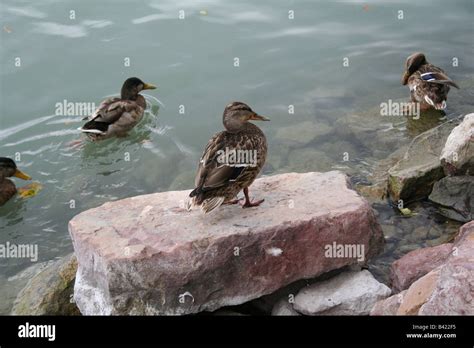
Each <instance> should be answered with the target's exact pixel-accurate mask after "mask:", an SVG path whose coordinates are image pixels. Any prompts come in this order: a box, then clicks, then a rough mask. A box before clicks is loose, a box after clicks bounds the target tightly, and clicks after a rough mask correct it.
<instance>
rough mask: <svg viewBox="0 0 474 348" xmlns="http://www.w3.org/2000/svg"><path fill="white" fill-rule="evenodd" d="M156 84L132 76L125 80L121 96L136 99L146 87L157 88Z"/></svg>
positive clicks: (126, 98)
mask: <svg viewBox="0 0 474 348" xmlns="http://www.w3.org/2000/svg"><path fill="white" fill-rule="evenodd" d="M155 88H156V86H154V85H152V84H149V83H145V82H143V81H142V80H140V79H139V78H138V77H130V78H128V79H126V80H125V82H124V83H123V86H122V90H121V92H120V96H121V98H122V99H125V100H135V99H137V96H138V93H140V92H141V91H143V90H144V89H155Z"/></svg>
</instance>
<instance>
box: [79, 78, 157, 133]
mask: <svg viewBox="0 0 474 348" xmlns="http://www.w3.org/2000/svg"><path fill="white" fill-rule="evenodd" d="M155 88H156V87H155V86H154V85H151V84H148V83H145V82H143V81H142V80H140V79H139V78H137V77H131V78H129V79H127V80H126V81H125V82H124V83H123V86H122V90H121V93H120V98H117V97H115V98H108V99H106V100H104V101H103V102H102V103H101V104H100V106H99V108H98V109H97V110H96V111H95V113H94V114H93V115H91V116H90V117H88V118H87V119H88V122H87V123H86V124H84V126H83V127H82V128H79V130H80V131H81V132H83V133H85V134H87V136H88V137H89V138H90V139H91V140H92V141H96V140H103V139H106V138H110V137H113V136H117V137H123V136H125V135H127V132H128V131H129V130H131V129H132V128H133V127H135V126H136V125H137V124H138V122H140V120H141V119H142V118H143V113H144V111H145V108H146V101H145V98H144V97H143V96H142V95H140V94H139V93H140V92H141V91H143V90H145V89H155Z"/></svg>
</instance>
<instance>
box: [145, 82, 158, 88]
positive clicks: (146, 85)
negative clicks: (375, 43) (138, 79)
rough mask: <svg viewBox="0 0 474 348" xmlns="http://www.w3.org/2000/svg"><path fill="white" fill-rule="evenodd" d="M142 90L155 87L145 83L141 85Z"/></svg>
mask: <svg viewBox="0 0 474 348" xmlns="http://www.w3.org/2000/svg"><path fill="white" fill-rule="evenodd" d="M143 89H156V86H155V85H152V84H151V83H145V84H144V85H143Z"/></svg>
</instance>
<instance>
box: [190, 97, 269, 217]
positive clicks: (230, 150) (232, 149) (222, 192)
mask: <svg viewBox="0 0 474 348" xmlns="http://www.w3.org/2000/svg"><path fill="white" fill-rule="evenodd" d="M251 120H254V121H269V119H267V118H266V117H263V116H260V115H258V114H257V113H255V112H254V111H253V110H252V109H251V108H250V107H249V106H248V105H247V104H244V103H241V102H233V103H230V104H229V105H227V106H226V108H225V110H224V115H223V123H224V128H225V131H222V132H219V133H217V134H215V135H214V136H213V137H212V138H211V139H210V140H209V142H208V143H207V146H206V148H205V150H204V153H203V155H202V157H201V159H200V161H199V166H198V170H197V174H196V179H195V189H194V190H193V191H192V192H191V193H190V195H189V197H190V199H189V201H188V209H191V207H193V206H200V207H201V210H202V211H203V212H205V213H208V212H210V211H212V210H214V209H215V208H217V207H219V206H220V205H221V204H223V203H224V204H234V203H238V200H236V199H235V197H236V196H237V194H238V193H239V192H240V190H243V191H244V195H245V202H244V204H243V205H242V207H243V208H248V207H256V206H258V205H260V204H261V203H262V202H263V201H264V200H263V199H261V200H258V201H254V202H251V201H250V197H249V189H248V188H249V186H250V185H251V184H252V183H253V181H254V180H255V178H256V177H257V176H258V174H259V173H260V171H261V169H262V167H263V165H264V164H265V159H266V156H267V140H266V138H265V135H264V134H263V132H262V131H261V130H260V128H258V127H257V126H256V125H254V124H253V123H250V122H249V121H251Z"/></svg>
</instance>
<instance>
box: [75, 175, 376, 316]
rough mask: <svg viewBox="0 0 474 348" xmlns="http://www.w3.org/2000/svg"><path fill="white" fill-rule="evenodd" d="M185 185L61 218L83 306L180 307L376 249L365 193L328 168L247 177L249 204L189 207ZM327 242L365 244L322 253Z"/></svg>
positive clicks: (206, 304)
mask: <svg viewBox="0 0 474 348" xmlns="http://www.w3.org/2000/svg"><path fill="white" fill-rule="evenodd" d="M188 194H189V191H172V192H163V193H156V194H150V195H144V196H138V197H133V198H128V199H124V200H120V201H115V202H109V203H106V204H104V205H103V206H100V207H98V208H94V209H91V210H88V211H85V212H83V213H81V214H79V215H77V216H76V217H74V218H73V219H72V220H71V221H70V223H69V231H70V234H71V237H72V240H73V245H74V249H75V254H76V256H77V260H78V264H79V267H78V273H77V278H76V286H75V295H74V296H75V300H76V303H77V305H78V307H79V309H80V310H81V312H82V313H83V314H90V315H94V314H187V313H195V312H199V311H203V310H208V311H213V310H215V309H217V308H220V307H222V306H228V305H237V304H241V303H244V302H247V301H250V300H252V299H255V298H258V297H260V296H262V295H265V294H269V293H272V292H274V291H275V290H277V289H279V288H281V287H283V286H285V285H287V284H289V283H291V282H294V281H296V280H298V279H303V278H312V277H316V276H318V275H320V274H323V273H325V272H328V271H330V270H333V269H338V268H341V267H343V266H346V265H350V264H357V263H359V264H360V263H364V262H366V260H367V259H368V258H369V257H371V256H372V255H374V254H376V253H378V252H379V251H380V249H381V247H382V245H383V235H382V232H381V229H380V226H379V225H378V223H377V222H376V219H375V217H374V214H373V211H372V209H371V208H370V206H369V204H368V203H367V201H365V200H364V199H363V198H362V197H360V196H359V195H358V194H357V193H356V192H355V191H353V190H352V189H350V188H349V187H348V184H347V177H346V176H345V175H344V174H342V173H340V172H337V171H332V172H327V173H305V174H296V173H289V174H282V175H275V176H271V177H265V178H261V179H258V180H256V182H255V183H254V184H253V185H252V187H251V189H250V194H251V196H252V197H255V198H265V202H264V203H263V204H262V205H261V206H260V207H257V208H250V209H242V208H241V207H239V206H237V205H229V206H222V207H220V208H219V209H218V210H217V211H215V212H212V213H211V214H208V215H204V214H202V213H201V212H200V211H199V210H194V211H191V212H188V211H186V210H185V209H184V202H185V200H186V199H187V196H188ZM333 243H337V244H341V245H346V244H349V245H360V246H363V247H364V253H365V255H364V261H362V262H361V260H360V259H359V258H358V257H357V256H352V257H327V256H325V251H326V248H327V246H328V245H333Z"/></svg>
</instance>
